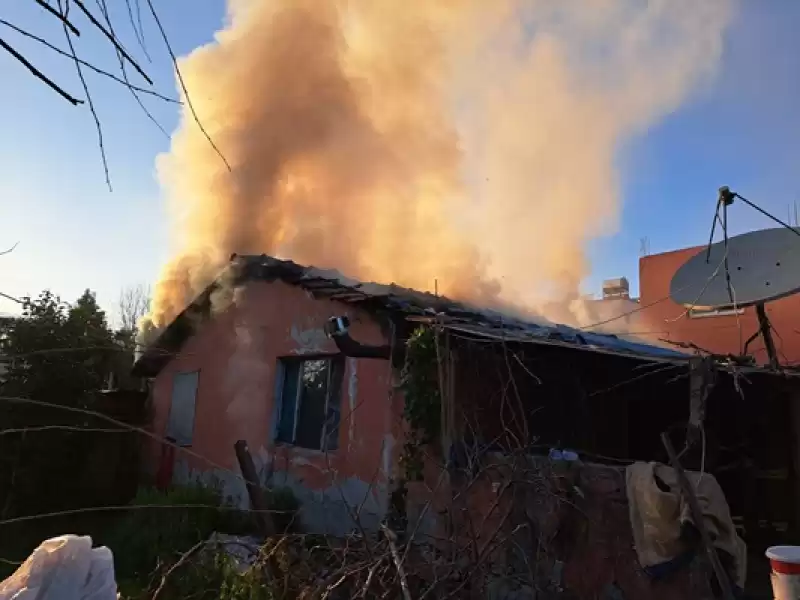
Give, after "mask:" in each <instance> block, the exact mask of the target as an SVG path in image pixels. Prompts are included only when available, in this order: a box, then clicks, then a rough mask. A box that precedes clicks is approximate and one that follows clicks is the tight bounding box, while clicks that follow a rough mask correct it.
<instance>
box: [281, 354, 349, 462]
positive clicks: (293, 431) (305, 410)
mask: <svg viewBox="0 0 800 600" xmlns="http://www.w3.org/2000/svg"><path fill="white" fill-rule="evenodd" d="M278 373H279V380H278V381H279V387H278V397H277V401H278V414H277V431H276V435H275V439H276V440H277V441H278V442H282V443H285V444H292V445H294V446H298V447H300V448H308V449H311V450H323V451H330V450H336V449H337V448H338V447H339V421H340V415H341V388H342V377H343V374H344V360H343V359H342V358H341V357H339V356H335V357H330V356H325V357H314V358H294V357H292V358H285V359H281V360H280V363H279V370H278Z"/></svg>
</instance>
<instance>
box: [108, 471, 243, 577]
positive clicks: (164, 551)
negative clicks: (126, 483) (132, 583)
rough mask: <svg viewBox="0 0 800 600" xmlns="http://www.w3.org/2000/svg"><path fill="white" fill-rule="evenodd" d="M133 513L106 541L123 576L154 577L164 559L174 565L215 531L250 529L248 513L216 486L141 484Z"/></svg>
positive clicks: (164, 561) (234, 532)
mask: <svg viewBox="0 0 800 600" xmlns="http://www.w3.org/2000/svg"><path fill="white" fill-rule="evenodd" d="M131 505H132V506H137V507H142V506H147V507H151V506H155V507H158V508H131V510H130V512H128V513H127V514H126V516H125V517H124V518H123V519H122V520H121V521H120V522H119V523H118V524H117V526H116V527H114V528H113V529H112V531H111V532H110V534H109V537H108V539H107V540H106V543H107V545H108V546H109V547H110V548H111V549H112V550H113V552H114V562H115V569H116V572H117V574H118V578H119V579H135V580H141V579H142V578H145V577H148V576H150V575H151V574H152V573H153V572H154V571H155V570H156V569H157V568H158V567H159V565H162V564H171V563H173V562H174V561H175V560H177V558H178V557H179V556H180V555H181V554H182V553H183V552H186V551H187V550H188V549H189V548H191V547H192V546H193V545H195V544H196V543H197V542H199V541H200V540H204V539H207V538H208V537H209V536H210V535H211V534H212V533H213V532H214V531H219V532H224V533H233V534H240V533H247V532H249V530H250V529H251V525H250V524H251V520H250V518H249V515H246V514H243V513H242V512H240V511H237V510H235V509H233V507H232V506H230V505H229V504H228V503H226V502H225V501H224V500H223V498H222V494H221V493H220V492H219V490H218V489H216V488H215V487H213V486H205V485H201V484H192V485H184V486H175V487H173V488H171V489H170V490H168V491H167V492H161V491H159V490H155V489H147V488H143V489H140V490H139V491H138V493H137V494H136V497H135V498H134V499H133V500H132V502H131Z"/></svg>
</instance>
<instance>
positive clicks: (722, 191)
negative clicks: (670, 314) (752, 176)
mask: <svg viewBox="0 0 800 600" xmlns="http://www.w3.org/2000/svg"><path fill="white" fill-rule="evenodd" d="M724 194H726V196H725V197H726V198H730V197H736V198H739V199H740V200H742V201H743V202H744V203H745V204H747V205H748V206H750V207H752V208H754V209H755V210H757V211H758V212H760V213H761V214H763V215H765V216H766V217H768V218H770V219H772V220H773V221H775V222H776V223H778V224H780V225H782V226H784V227H786V228H787V229H789V230H790V231H792V232H793V233H794V234H795V235H797V236H798V237H800V230H798V229H795V228H793V227H790V226H789V225H788V224H786V223H784V222H783V221H782V220H780V219H779V218H777V217H775V216H774V215H772V214H770V213H769V212H767V211H765V210H764V209H762V208H761V207H759V206H758V205H756V204H755V203H753V202H751V201H750V200H748V199H747V198H745V197H744V196H742V195H740V194H738V193H736V192H731V191H730V190H729V189H728V188H727V187H722V188H720V196H723V195H724ZM729 203H730V202H729ZM715 225H716V215H715V221H714V223H713V224H712V238H711V239H712V241H713V233H714V228H715ZM710 247H711V243H709V247H708V249H707V252H708V251H709V250H710ZM787 252H788V251H787ZM715 272H716V271H715ZM710 279H713V276H712V277H711V278H709V280H710ZM688 287H690V285H688V284H687V285H685V286H682V287H680V288H678V289H677V290H675V291H676V292H680V291H683V290H685V289H687V288H688ZM670 297H671V295H670V294H667V295H666V296H664V297H662V298H658V299H656V300H653V301H652V302H648V303H647V304H644V305H642V306H638V307H636V308H634V309H632V310H629V311H626V312H624V313H621V314H619V315H617V316H615V317H611V318H610V319H605V320H603V321H598V322H597V323H592V324H590V325H584V326H583V327H578V329H579V330H580V331H587V330H589V329H593V328H595V327H599V326H601V325H606V324H607V323H613V322H614V321H618V320H619V319H624V318H625V317H627V316H629V315H632V314H635V313H638V312H641V311H643V310H645V309H648V308H650V307H652V306H655V305H657V304H660V303H662V302H666V301H667V300H669V299H670ZM597 333H602V332H597Z"/></svg>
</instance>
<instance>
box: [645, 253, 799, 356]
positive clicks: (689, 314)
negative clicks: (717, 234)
mask: <svg viewBox="0 0 800 600" xmlns="http://www.w3.org/2000/svg"><path fill="white" fill-rule="evenodd" d="M705 249H706V247H705V246H695V247H692V248H683V249H681V250H674V251H672V252H664V253H662V254H652V255H650V256H643V257H642V258H640V259H639V293H640V298H639V302H640V305H641V306H642V307H643V308H642V310H641V313H642V322H644V324H645V325H646V327H645V331H644V333H641V334H640V337H644V338H646V339H651V340H655V339H665V340H670V341H676V342H686V343H693V344H696V345H697V346H699V347H700V348H703V349H705V350H709V351H711V352H715V353H719V354H739V353H741V351H742V348H743V346H744V343H745V342H746V341H747V339H748V338H749V337H750V336H751V335H753V333H755V332H756V331H757V330H758V319H757V317H756V312H755V309H754V308H753V307H747V308H739V309H738V310H734V309H733V307H728V308H725V309H719V310H705V309H703V310H700V309H693V310H688V311H687V310H686V308H685V307H683V306H681V305H679V304H676V303H675V302H673V301H672V299H671V298H669V285H670V281H671V280H672V276H673V275H674V274H675V272H676V271H677V270H678V269H679V268H680V267H681V265H683V264H684V263H685V262H686V261H687V260H688V259H689V258H691V257H692V256H694V255H695V254H697V253H698V252H702V251H705ZM644 307H647V308H644ZM766 311H767V316H768V317H769V320H770V323H771V324H772V326H773V328H774V332H775V333H774V334H773V337H774V339H775V347H776V349H777V352H778V360H779V361H780V362H781V364H784V365H786V364H800V295H794V296H789V297H786V298H782V299H781V300H776V301H774V302H769V303H768V304H766ZM747 353H748V354H750V355H753V356H755V358H756V361H757V362H758V363H759V364H764V363H766V362H767V354H766V350H765V349H764V342H763V340H762V339H761V337H760V336H759V337H757V338H756V339H755V340H753V341H752V342H750V345H749V347H748V352H747Z"/></svg>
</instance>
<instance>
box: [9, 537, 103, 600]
mask: <svg viewBox="0 0 800 600" xmlns="http://www.w3.org/2000/svg"><path fill="white" fill-rule="evenodd" d="M116 598H117V582H116V580H115V578H114V556H113V555H112V553H111V550H109V549H108V548H106V547H105V546H101V547H99V548H92V538H90V537H89V536H78V535H62V536H59V537H56V538H51V539H49V540H46V541H44V542H42V543H41V544H40V545H39V547H38V548H36V550H34V551H33V553H32V554H31V555H30V556H29V557H28V558H27V560H26V561H25V562H24V563H22V565H21V566H20V567H19V568H18V569H17V570H16V571H15V572H14V574H13V575H11V577H9V578H8V579H6V580H4V581H3V582H2V583H0V600H116Z"/></svg>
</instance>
